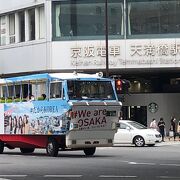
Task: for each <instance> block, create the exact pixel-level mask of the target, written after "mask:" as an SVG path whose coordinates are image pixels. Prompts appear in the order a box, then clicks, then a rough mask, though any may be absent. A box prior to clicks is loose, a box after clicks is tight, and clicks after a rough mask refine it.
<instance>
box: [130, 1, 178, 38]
mask: <svg viewBox="0 0 180 180" xmlns="http://www.w3.org/2000/svg"><path fill="white" fill-rule="evenodd" d="M127 9H128V11H127V16H128V35H144V34H168V33H179V32H180V18H179V16H180V1H179V0H159V1H158V0H157V1H146V0H140V1H138V2H137V1H136V0H128V4H127Z"/></svg>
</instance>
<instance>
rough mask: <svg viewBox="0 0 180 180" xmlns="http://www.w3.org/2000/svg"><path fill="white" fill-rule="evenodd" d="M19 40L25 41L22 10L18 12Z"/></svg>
mask: <svg viewBox="0 0 180 180" xmlns="http://www.w3.org/2000/svg"><path fill="white" fill-rule="evenodd" d="M19 40H20V42H24V41H25V15H24V11H21V12H19Z"/></svg>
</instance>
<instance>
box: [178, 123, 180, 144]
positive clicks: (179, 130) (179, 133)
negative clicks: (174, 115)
mask: <svg viewBox="0 0 180 180" xmlns="http://www.w3.org/2000/svg"><path fill="white" fill-rule="evenodd" d="M177 133H178V135H179V141H180V121H179V122H178V125H177Z"/></svg>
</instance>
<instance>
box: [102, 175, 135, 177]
mask: <svg viewBox="0 0 180 180" xmlns="http://www.w3.org/2000/svg"><path fill="white" fill-rule="evenodd" d="M99 177H100V178H137V176H118V175H117V176H116V175H100V176H99Z"/></svg>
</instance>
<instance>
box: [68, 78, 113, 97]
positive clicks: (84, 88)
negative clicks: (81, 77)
mask: <svg viewBox="0 0 180 180" xmlns="http://www.w3.org/2000/svg"><path fill="white" fill-rule="evenodd" d="M68 95H69V99H70V100H76V99H97V100H101V99H106V100H115V95H114V91H113V88H112V84H111V81H77V80H69V81H68Z"/></svg>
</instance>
